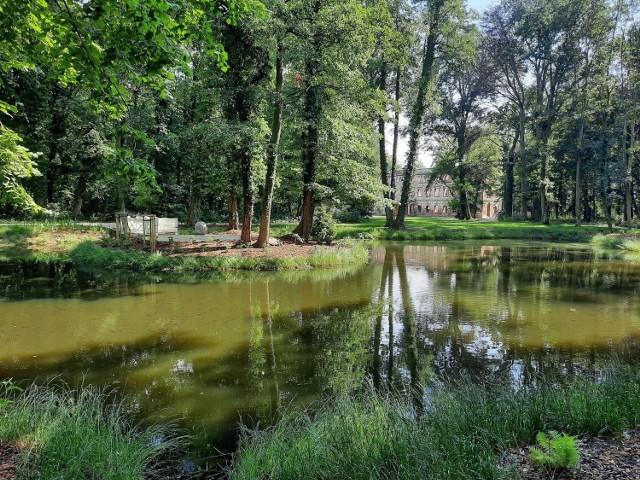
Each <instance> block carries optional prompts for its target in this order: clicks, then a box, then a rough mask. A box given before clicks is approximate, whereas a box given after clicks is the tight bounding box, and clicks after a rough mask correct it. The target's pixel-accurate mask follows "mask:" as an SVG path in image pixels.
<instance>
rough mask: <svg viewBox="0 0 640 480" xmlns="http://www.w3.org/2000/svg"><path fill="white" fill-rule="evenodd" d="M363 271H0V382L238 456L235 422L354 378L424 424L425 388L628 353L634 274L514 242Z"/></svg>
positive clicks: (259, 417)
mask: <svg viewBox="0 0 640 480" xmlns="http://www.w3.org/2000/svg"><path fill="white" fill-rule="evenodd" d="M372 257H373V261H372V263H371V264H370V265H368V266H366V267H364V268H362V269H360V270H347V271H336V270H319V271H313V272H286V273H231V274H224V275H216V276H213V277H210V278H199V277H190V278H182V279H179V282H173V281H175V280H176V279H175V278H155V277H154V278H148V277H147V278H145V277H144V276H136V275H133V276H130V275H122V274H120V275H114V274H113V273H111V274H109V273H105V272H101V273H93V274H91V273H86V272H79V271H76V270H75V269H74V268H73V267H71V266H68V265H67V266H63V265H53V266H52V265H48V264H47V265H27V264H24V265H22V266H20V267H17V268H9V267H7V266H5V267H6V268H4V269H2V268H0V286H1V287H3V290H2V291H3V292H4V300H0V312H1V315H0V338H3V340H4V343H3V348H2V349H1V350H0V376H1V377H13V378H16V379H24V380H29V381H31V380H36V381H39V382H46V381H49V380H50V379H51V378H59V379H60V380H62V381H66V382H68V383H71V384H78V383H81V382H84V383H90V384H94V385H99V386H103V385H114V384H115V385H118V386H120V388H121V390H124V391H125V392H126V393H127V394H128V396H129V399H130V401H131V403H132V404H133V405H135V406H137V407H138V408H139V410H140V415H141V416H142V417H146V416H149V415H151V416H152V418H153V419H154V420H158V419H162V418H175V417H179V418H182V419H184V422H183V424H184V425H185V426H188V427H189V429H190V430H191V431H192V433H194V439H195V441H196V443H197V449H198V451H199V452H200V453H199V454H198V455H201V456H204V455H205V452H209V454H210V453H211V452H212V451H213V449H214V447H216V448H218V449H220V450H224V451H227V450H232V449H233V448H234V446H235V441H236V435H237V425H238V421H239V420H240V418H242V420H243V421H244V422H246V423H249V424H250V425H251V424H255V423H256V422H260V423H261V424H262V425H264V424H268V423H269V422H272V421H274V419H276V418H277V416H278V412H279V409H280V408H282V407H285V408H290V407H291V406H292V405H300V406H308V405H312V404H313V402H314V401H316V400H318V399H321V398H323V396H325V395H326V394H336V392H341V391H345V390H346V391H352V390H354V389H359V388H360V386H361V385H362V382H363V381H367V378H370V380H371V382H372V383H373V384H374V385H375V387H376V388H378V389H380V390H387V389H390V390H394V391H400V392H404V393H405V394H407V395H411V396H412V398H413V401H414V403H415V405H416V406H417V407H418V410H420V408H421V404H422V402H423V401H424V398H423V391H422V386H423V385H427V384H428V380H429V379H435V380H438V379H439V378H441V377H443V376H447V377H455V376H457V375H470V376H473V377H478V378H482V377H486V376H492V377H494V376H502V377H507V378H511V379H512V381H513V382H516V383H528V382H533V381H535V378H536V376H537V375H539V374H544V375H574V374H591V373H593V372H595V371H597V368H598V366H599V364H600V362H601V361H602V360H603V359H606V358H611V357H612V356H617V357H618V358H621V359H622V360H624V361H631V360H634V359H635V358H636V357H637V354H638V351H639V349H638V335H639V334H640V265H638V264H633V263H629V262H625V261H622V260H620V259H615V258H606V257H598V256H596V255H595V254H594V253H593V252H592V251H591V250H589V249H588V248H582V247H575V246H563V245H549V244H535V243H526V242H511V243H504V242H503V243H495V244H493V245H489V244H481V243H467V244H447V245H429V244H416V245H406V244H382V245H380V246H378V247H375V248H374V250H373V252H372ZM159 280H162V281H160V282H159Z"/></svg>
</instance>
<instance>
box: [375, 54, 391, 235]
mask: <svg viewBox="0 0 640 480" xmlns="http://www.w3.org/2000/svg"><path fill="white" fill-rule="evenodd" d="M378 87H379V88H380V90H381V91H382V92H383V93H384V94H385V95H386V93H387V65H386V64H385V63H384V62H383V63H382V66H381V67H380V84H379V86H378ZM386 116H387V112H386V106H385V112H384V115H380V116H379V117H378V147H379V152H380V180H381V181H382V185H384V187H385V188H386V189H385V191H384V193H383V198H384V199H385V200H389V199H391V198H392V196H391V192H390V191H389V166H388V165H387V135H386V131H385V126H386ZM384 213H385V216H386V218H387V220H386V224H387V225H388V224H390V223H392V222H393V209H392V208H391V205H389V204H388V203H385V206H384Z"/></svg>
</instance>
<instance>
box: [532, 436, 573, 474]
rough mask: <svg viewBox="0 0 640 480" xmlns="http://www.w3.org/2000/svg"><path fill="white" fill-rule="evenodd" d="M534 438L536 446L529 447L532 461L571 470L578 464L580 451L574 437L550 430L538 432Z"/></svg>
mask: <svg viewBox="0 0 640 480" xmlns="http://www.w3.org/2000/svg"><path fill="white" fill-rule="evenodd" d="M536 440H537V441H538V446H537V447H529V453H530V455H531V460H532V461H533V462H534V463H538V464H540V465H545V466H548V467H551V468H554V469H567V470H573V469H574V468H576V466H577V465H578V460H580V452H579V451H578V446H577V444H576V437H572V436H569V435H565V434H559V433H558V432H556V431H550V432H549V433H544V432H538V434H537V435H536Z"/></svg>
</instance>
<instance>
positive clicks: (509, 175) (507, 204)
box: [504, 130, 519, 217]
mask: <svg viewBox="0 0 640 480" xmlns="http://www.w3.org/2000/svg"><path fill="white" fill-rule="evenodd" d="M518 137H519V132H518V131H517V130H516V134H515V135H514V137H513V143H512V144H511V148H510V149H509V153H508V154H507V164H506V172H505V182H504V211H505V212H506V215H507V216H508V217H513V190H514V176H513V167H514V165H515V163H516V147H517V146H518Z"/></svg>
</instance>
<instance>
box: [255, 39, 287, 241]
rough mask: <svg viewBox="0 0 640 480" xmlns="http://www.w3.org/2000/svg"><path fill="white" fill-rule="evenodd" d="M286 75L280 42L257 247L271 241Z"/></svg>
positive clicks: (279, 43)
mask: <svg viewBox="0 0 640 480" xmlns="http://www.w3.org/2000/svg"><path fill="white" fill-rule="evenodd" d="M283 83H284V74H283V67H282V43H281V42H280V40H278V46H277V53H276V89H275V102H274V108H273V123H272V124H271V138H270V139H269V147H268V150H267V174H266V178H265V185H264V195H263V197H262V216H261V217H260V231H259V232H258V241H257V242H256V243H255V246H256V247H262V246H264V244H265V243H267V242H268V241H269V226H270V224H271V204H272V202H273V187H274V185H275V180H276V168H277V164H278V146H279V145H280V133H281V131H282V103H283V101H282V85H283Z"/></svg>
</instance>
